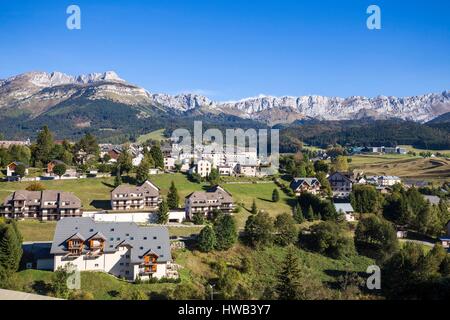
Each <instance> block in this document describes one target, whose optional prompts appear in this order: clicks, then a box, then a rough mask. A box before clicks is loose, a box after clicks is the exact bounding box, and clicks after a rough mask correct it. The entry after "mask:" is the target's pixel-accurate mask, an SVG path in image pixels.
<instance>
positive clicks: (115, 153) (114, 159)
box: [107, 148, 121, 162]
mask: <svg viewBox="0 0 450 320" xmlns="http://www.w3.org/2000/svg"><path fill="white" fill-rule="evenodd" d="M120 153H121V152H120V150H118V149H116V148H113V149H111V150H109V151H108V153H107V154H108V155H109V157H110V158H111V159H110V160H109V162H117V159H119V156H120Z"/></svg>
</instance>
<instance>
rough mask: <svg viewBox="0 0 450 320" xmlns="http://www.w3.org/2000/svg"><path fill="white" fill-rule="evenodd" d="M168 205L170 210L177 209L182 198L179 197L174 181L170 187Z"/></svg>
mask: <svg viewBox="0 0 450 320" xmlns="http://www.w3.org/2000/svg"><path fill="white" fill-rule="evenodd" d="M167 204H168V205H169V208H170V209H176V208H178V207H179V205H180V196H179V195H178V191H177V188H176V187H175V183H174V182H173V181H172V183H171V185H170V188H169V193H168V194H167Z"/></svg>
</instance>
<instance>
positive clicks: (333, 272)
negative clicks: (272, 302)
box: [14, 244, 373, 300]
mask: <svg viewBox="0 0 450 320" xmlns="http://www.w3.org/2000/svg"><path fill="white" fill-rule="evenodd" d="M285 254H286V248H283V247H275V246H274V247H268V248H265V249H261V250H253V249H250V248H248V247H245V246H243V245H240V244H238V245H236V246H234V247H233V248H232V249H230V250H228V251H224V252H213V253H201V252H198V251H191V250H188V249H183V250H176V251H175V253H174V257H175V262H176V263H177V264H179V265H181V266H182V269H181V271H180V275H181V281H182V282H185V283H186V282H187V283H192V284H194V285H195V286H196V287H198V288H200V289H202V290H205V289H206V285H207V283H209V282H210V281H211V279H214V278H215V277H217V274H216V271H215V268H214V266H215V265H216V264H217V262H219V261H225V262H226V263H227V265H228V266H229V267H232V268H233V267H234V268H237V269H239V268H240V266H241V263H242V258H243V257H248V258H249V260H250V261H251V265H252V266H253V267H252V268H250V270H249V271H248V272H241V276H242V282H243V283H245V284H247V285H249V286H251V289H252V290H251V292H252V293H253V294H254V296H255V297H256V298H257V297H260V296H261V295H262V292H263V291H264V289H265V288H266V287H267V286H273V285H275V283H276V275H277V273H278V272H279V268H280V265H281V264H282V261H283V259H284V257H285ZM297 255H298V257H299V260H300V261H301V263H302V264H303V266H304V267H305V268H307V269H308V270H309V272H311V277H314V278H315V279H318V280H320V281H321V282H322V283H324V284H329V285H332V284H333V283H334V282H335V281H336V280H337V277H339V276H340V275H342V274H343V273H345V272H346V271H354V272H365V270H366V269H367V266H369V265H371V264H373V261H372V260H371V259H368V258H365V257H360V256H353V257H351V258H347V259H345V260H334V259H330V258H327V257H324V256H322V255H319V254H315V253H310V252H306V251H304V250H301V249H299V250H297ZM52 275H53V274H52V272H46V271H37V270H24V271H21V272H19V273H17V274H16V276H15V279H14V285H15V288H14V289H16V290H21V291H26V292H34V293H40V294H51V292H50V284H51V281H52ZM175 287H176V284H172V283H163V284H162V283H159V284H131V283H128V282H125V281H121V280H119V279H116V278H115V277H113V276H110V275H108V274H104V273H94V272H82V273H81V290H82V291H85V292H90V293H92V294H93V296H94V298H95V299H100V300H118V299H123V296H122V295H121V293H122V292H125V293H127V292H131V291H133V290H140V291H143V292H145V293H147V294H148V296H149V297H150V298H157V297H158V296H159V295H160V294H161V293H167V292H171V291H173V290H174V289H175ZM207 292H208V291H205V293H207ZM334 294H335V295H336V298H339V295H338V292H337V291H334Z"/></svg>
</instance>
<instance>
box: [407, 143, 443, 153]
mask: <svg viewBox="0 0 450 320" xmlns="http://www.w3.org/2000/svg"><path fill="white" fill-rule="evenodd" d="M399 147H401V148H405V149H406V150H408V151H412V152H416V153H420V152H431V153H437V152H439V153H442V154H450V150H434V149H417V148H414V147H413V146H409V145H401V146H399Z"/></svg>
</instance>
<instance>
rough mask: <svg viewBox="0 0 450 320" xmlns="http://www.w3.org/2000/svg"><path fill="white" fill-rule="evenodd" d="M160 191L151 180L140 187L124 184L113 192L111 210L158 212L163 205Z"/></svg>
mask: <svg viewBox="0 0 450 320" xmlns="http://www.w3.org/2000/svg"><path fill="white" fill-rule="evenodd" d="M159 191H160V190H159V188H158V187H157V186H156V185H154V184H153V183H152V182H150V181H149V180H147V181H145V182H144V183H143V184H142V185H140V186H132V185H128V184H122V185H120V186H118V187H117V188H115V189H114V190H113V191H112V192H111V208H112V210H121V211H130V210H150V211H157V210H158V207H159V204H160V203H161V197H160V194H159Z"/></svg>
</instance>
